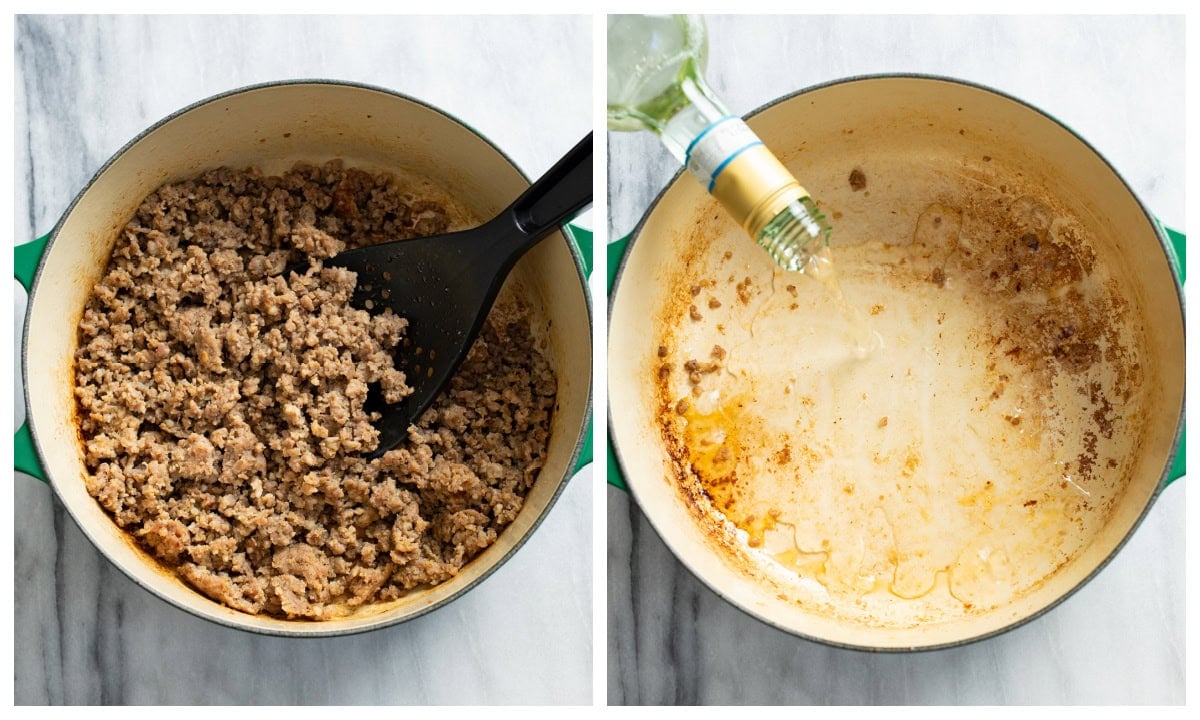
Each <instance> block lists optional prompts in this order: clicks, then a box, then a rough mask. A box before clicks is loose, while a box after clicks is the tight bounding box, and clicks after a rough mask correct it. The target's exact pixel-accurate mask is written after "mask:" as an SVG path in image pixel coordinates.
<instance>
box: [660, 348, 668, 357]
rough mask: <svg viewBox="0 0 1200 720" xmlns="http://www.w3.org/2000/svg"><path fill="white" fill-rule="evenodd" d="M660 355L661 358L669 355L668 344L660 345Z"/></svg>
mask: <svg viewBox="0 0 1200 720" xmlns="http://www.w3.org/2000/svg"><path fill="white" fill-rule="evenodd" d="M658 356H659V357H660V358H665V357H666V356H667V346H666V345H659V346H658Z"/></svg>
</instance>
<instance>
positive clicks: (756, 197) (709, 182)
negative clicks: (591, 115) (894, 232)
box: [608, 15, 830, 271]
mask: <svg viewBox="0 0 1200 720" xmlns="http://www.w3.org/2000/svg"><path fill="white" fill-rule="evenodd" d="M608 57H609V64H608V126H609V128H610V129H613V130H643V129H644V130H650V131H652V132H654V133H655V134H656V135H658V137H659V139H660V140H661V141H662V143H663V144H664V145H665V146H666V148H667V149H668V150H669V151H670V152H671V154H672V155H674V156H675V157H676V158H677V159H678V160H679V161H680V162H681V163H683V164H684V165H685V166H686V167H687V168H688V170H689V171H691V172H692V174H693V175H695V176H696V177H697V179H698V180H700V181H701V182H702V183H704V184H705V185H706V186H707V189H708V191H709V192H710V193H712V194H713V196H714V197H716V198H717V199H718V200H720V201H721V203H722V204H723V205H724V206H725V207H726V209H727V210H729V211H730V213H731V214H732V215H733V217H734V219H735V220H737V222H738V223H739V224H741V225H742V227H743V228H745V229H746V231H747V232H748V233H749V234H750V235H751V236H752V237H753V238H754V239H755V240H756V241H757V242H758V243H759V245H761V246H762V247H763V248H764V249H765V250H766V251H767V252H768V253H769V254H770V255H771V257H772V258H773V259H774V260H775V261H776V263H778V264H779V265H780V266H781V267H783V268H784V269H787V270H798V271H804V270H805V269H806V268H807V267H808V266H809V263H810V261H811V259H812V256H813V255H814V254H815V253H816V252H817V251H819V250H820V248H821V247H823V246H824V245H825V244H826V243H827V242H828V239H829V233H830V228H829V225H828V224H827V222H826V221H825V218H824V216H823V215H822V214H821V213H820V211H819V210H818V208H817V206H816V203H815V202H813V200H812V198H811V197H809V196H808V193H807V192H806V191H805V190H804V189H803V188H802V187H801V186H800V184H799V183H798V182H796V180H795V178H794V177H792V176H791V174H790V173H789V172H788V171H787V170H786V169H785V168H784V167H783V165H782V164H781V163H780V162H779V161H778V159H776V158H775V156H774V155H772V154H771V153H770V152H769V151H768V150H767V149H766V147H765V146H763V145H762V141H761V140H759V139H758V137H757V136H756V135H754V133H753V131H751V130H750V129H749V128H748V127H747V126H746V125H745V123H744V122H742V121H741V119H740V118H737V117H736V116H733V115H731V114H730V113H729V111H728V109H727V107H726V106H725V104H724V103H723V102H721V100H720V99H719V98H717V97H716V95H715V93H713V91H712V89H711V88H709V87H708V85H707V83H706V82H705V81H704V76H703V71H704V68H705V65H706V61H707V35H706V32H705V28H704V22H703V20H702V19H701V18H700V17H699V16H695V15H610V16H609V17H608Z"/></svg>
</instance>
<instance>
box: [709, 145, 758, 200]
mask: <svg viewBox="0 0 1200 720" xmlns="http://www.w3.org/2000/svg"><path fill="white" fill-rule="evenodd" d="M762 144H763V143H762V140H756V141H754V142H752V143H750V144H749V145H743V146H742V147H740V148H738V149H737V150H734V151H733V152H732V153H730V154H729V157H727V158H725V159H724V160H722V161H721V164H720V165H718V166H717V169H716V170H714V171H713V174H712V179H711V180H709V181H708V193H709V195H711V194H712V191H713V186H714V185H716V184H717V176H718V175H720V174H721V171H722V170H724V169H725V166H726V165H728V164H729V163H731V162H733V160H734V158H736V157H737V156H738V155H741V154H742V153H744V152H746V151H747V150H749V149H750V148H752V147H754V146H756V145H762Z"/></svg>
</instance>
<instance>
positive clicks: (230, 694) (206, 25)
mask: <svg viewBox="0 0 1200 720" xmlns="http://www.w3.org/2000/svg"><path fill="white" fill-rule="evenodd" d="M15 39H16V188H17V192H16V228H15V229H16V236H17V238H18V239H26V240H27V239H32V238H34V237H36V236H38V235H40V234H42V233H45V232H48V231H49V230H50V228H51V227H52V226H53V225H54V223H55V221H56V220H57V219H58V217H59V215H60V214H61V213H62V212H63V211H64V210H65V209H66V207H67V205H68V203H69V202H70V201H71V199H72V198H73V197H74V195H75V194H76V193H77V192H78V191H79V190H80V189H81V188H82V187H83V186H84V184H85V183H87V181H88V180H89V179H90V177H91V176H92V173H94V172H95V171H96V170H97V169H98V168H99V167H100V165H101V164H102V163H103V162H104V161H105V160H107V159H108V157H109V156H110V155H112V154H113V153H114V152H116V151H117V150H118V149H119V148H120V147H121V146H122V145H123V144H124V143H125V142H127V141H128V140H129V139H130V138H132V137H133V136H134V135H136V134H137V133H138V132H140V131H141V130H143V129H144V128H146V127H147V126H148V125H150V124H151V123H153V122H155V121H157V120H159V119H160V118H162V117H164V116H166V115H167V114H169V113H171V112H173V111H175V110H177V109H179V108H181V107H184V106H185V105H188V104H190V103H192V102H194V101H197V100H200V99H203V98H205V97H208V96H210V95H213V94H216V93H219V92H222V91H226V90H230V89H233V88H236V87H240V86H243V85H248V84H252V83H258V82H264V81H269V80H278V79H285V78H311V77H318V78H335V79H344V80H353V81H358V82H364V83H369V84H375V85H379V86H383V87H388V88H393V89H396V90H398V91H400V92H403V93H405V94H408V95H411V96H414V97H418V98H422V99H424V100H426V101H427V102H429V103H431V104H433V105H435V106H437V107H439V108H441V109H443V110H445V111H447V112H449V113H450V114H452V115H455V116H457V117H459V118H461V119H463V120H464V121H466V122H467V123H468V124H470V125H471V126H473V127H474V128H476V129H477V130H478V131H480V132H481V133H483V134H484V135H485V136H487V137H488V138H490V139H491V140H492V141H493V142H494V143H495V144H496V145H498V146H499V147H501V148H503V149H504V150H505V152H507V153H508V154H509V156H510V157H512V158H513V159H514V161H515V162H516V163H517V164H518V165H519V166H520V167H521V168H522V169H523V170H524V171H525V172H526V173H527V174H528V175H530V176H533V177H536V176H537V175H539V174H540V173H542V172H543V171H545V170H546V169H548V168H549V167H550V165H551V164H552V163H553V162H554V161H555V160H557V159H558V157H559V156H560V155H561V154H562V153H564V152H565V151H566V150H567V149H569V148H570V147H571V146H572V145H574V144H575V142H576V141H578V139H579V138H580V137H582V136H583V135H584V134H585V133H586V132H587V131H588V130H589V129H590V127H591V114H590V112H591V19H590V18H588V17H517V18H503V17H487V18H471V17H459V18H442V19H439V18H430V17H407V18H406V17H375V18H344V17H300V16H293V17H265V18H260V17H253V16H237V17H183V16H159V17H136V16H133V17H86V16H84V17H74V16H67V17H37V16H21V17H18V18H17V20H16V28H15ZM16 305H17V317H18V318H20V317H22V315H23V312H24V306H25V300H24V293H23V291H21V290H20V288H17V290H16ZM19 332H20V320H18V333H19ZM18 337H19V336H18ZM21 392H22V391H21V388H20V385H19V379H18V387H17V390H16V393H17V394H16V397H18V398H20V397H22V395H21ZM23 416H24V411H23V408H21V407H18V408H17V420H18V422H20V421H21V420H22V419H23ZM14 484H15V492H14V495H15V503H16V507H17V508H19V509H20V510H19V512H17V513H16V517H15V526H16V528H15V586H16V590H15V605H16V608H15V627H16V632H15V642H16V653H15V700H16V702H17V703H18V704H43V703H106V704H119V703H137V704H154V703H172V704H198V703H222V704H241V703H271V704H293V703H299V704H323V703H333V704H345V705H348V704H391V703H421V704H437V703H472V704H474V703H483V704H498V703H520V704H539V703H571V704H590V703H591V699H592V689H591V688H592V573H591V558H592V542H593V540H592V525H593V523H592V506H593V502H592V473H591V470H590V469H585V470H584V471H583V472H581V473H580V474H579V475H577V476H576V477H575V478H574V479H573V480H571V481H570V483H569V484H568V486H567V488H566V490H565V491H564V493H563V495H562V496H561V498H560V499H559V500H558V502H557V504H556V505H555V506H554V508H553V509H552V510H551V512H550V513H549V514H548V516H547V518H546V520H545V522H544V523H543V525H542V526H541V527H540V528H539V529H538V530H537V531H536V532H535V533H534V535H533V537H532V538H531V539H530V540H529V542H528V543H527V544H526V545H525V546H524V547H523V548H522V549H521V550H520V551H519V552H517V553H516V555H515V556H514V557H513V558H512V559H511V560H510V561H509V562H508V563H507V564H505V565H504V566H503V567H501V568H500V569H499V570H498V571H496V573H495V574H493V575H492V576H491V577H490V578H489V579H488V580H486V581H485V582H484V583H483V584H482V585H480V586H479V587H477V588H475V589H474V590H472V591H471V592H469V593H467V594H466V595H465V596H463V597H462V598H460V599H458V600H457V601H455V602H454V603H452V604H450V605H449V606H447V607H445V608H442V609H440V610H438V611H437V612H434V613H431V614H429V615H426V616H424V617H421V618H419V619H417V620H414V621H411V622H409V623H406V624H403V625H399V626H396V627H392V628H389V629H386V630H381V631H376V632H372V633H367V634H364V635H358V636H351V637H345V638H336V639H323V640H289V639H280V638H267V637H259V636H255V635H252V634H249V633H243V632H239V631H235V630H229V629H226V628H222V627H218V626H215V625H212V624H209V623H207V622H205V621H202V620H199V619H197V618H194V617H192V616H191V615H188V614H186V613H184V612H183V611H181V610H177V609H175V608H174V607H172V606H170V605H168V604H166V603H164V602H163V601H160V600H158V599H157V598H155V597H154V596H152V595H150V594H149V593H147V592H145V591H143V590H141V589H140V588H138V587H137V586H135V585H134V584H133V583H132V582H131V581H130V580H128V579H127V578H126V577H125V576H124V575H122V574H121V573H120V572H119V571H117V570H116V569H115V568H114V567H113V566H112V565H110V564H109V563H108V562H107V561H106V560H105V559H104V558H103V557H102V556H101V555H100V554H99V553H98V552H97V551H96V550H95V549H94V548H93V547H92V546H91V545H90V544H89V542H88V541H87V540H86V539H85V538H84V536H83V535H82V534H81V533H80V531H79V530H78V529H77V528H76V526H75V524H74V522H73V521H72V520H71V518H70V517H69V516H68V515H67V514H66V512H65V511H64V510H63V508H62V506H61V504H60V503H59V502H58V501H57V500H56V499H55V497H54V496H53V493H52V492H51V491H50V489H49V488H48V487H47V486H45V485H43V484H42V483H40V482H38V481H37V480H34V479H32V478H29V477H26V476H22V475H19V474H18V477H17V478H16V480H15V483H14Z"/></svg>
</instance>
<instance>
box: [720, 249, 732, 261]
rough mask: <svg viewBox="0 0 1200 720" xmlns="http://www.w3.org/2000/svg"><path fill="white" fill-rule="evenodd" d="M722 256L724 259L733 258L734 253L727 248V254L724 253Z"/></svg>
mask: <svg viewBox="0 0 1200 720" xmlns="http://www.w3.org/2000/svg"><path fill="white" fill-rule="evenodd" d="M721 258H722V259H724V260H729V259H731V258H733V253H731V252H729V251H728V250H726V251H725V254H724V255H722V256H721Z"/></svg>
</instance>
